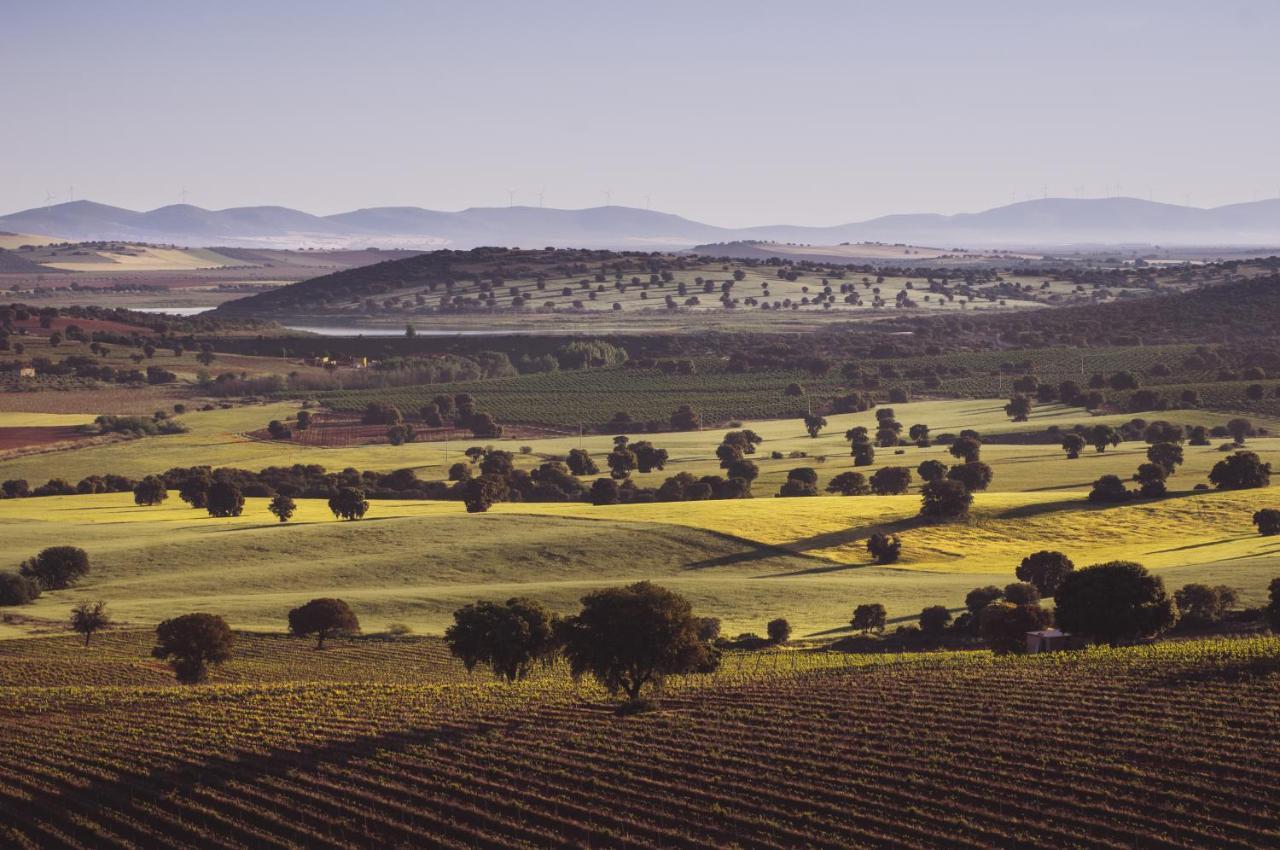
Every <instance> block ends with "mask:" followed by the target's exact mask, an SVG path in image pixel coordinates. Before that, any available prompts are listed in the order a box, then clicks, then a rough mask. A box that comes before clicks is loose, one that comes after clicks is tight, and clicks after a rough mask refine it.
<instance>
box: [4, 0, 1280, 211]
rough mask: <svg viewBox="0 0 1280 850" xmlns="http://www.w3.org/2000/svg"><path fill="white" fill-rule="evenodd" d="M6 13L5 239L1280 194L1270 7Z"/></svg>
mask: <svg viewBox="0 0 1280 850" xmlns="http://www.w3.org/2000/svg"><path fill="white" fill-rule="evenodd" d="M0 9H2V13H0V20H2V21H3V23H2V24H0V81H3V87H2V88H0V90H2V91H3V93H4V94H3V103H4V107H3V111H0V116H3V117H2V118H0V213H4V212H12V211H16V210H20V209H26V208H29V207H33V206H41V205H43V204H44V203H45V202H46V198H49V197H51V199H52V201H53V202H59V201H64V200H67V199H68V198H70V197H72V196H73V195H74V197H75V198H76V199H91V200H95V201H99V202H102V203H109V204H115V205H119V206H125V207H130V208H133V209H150V208H153V207H157V206H162V205H165V204H170V203H178V202H179V201H180V200H182V199H183V198H185V199H186V200H187V201H188V202H189V203H193V204H198V205H200V206H204V207H208V208H212V209H219V208H223V207H229V206H245V205H256V204H281V205H285V206H292V207H296V208H299V209H303V210H306V211H308V212H313V213H318V214H330V213H335V212H341V211H344V210H349V209H356V208H360V207H371V206H386V205H406V206H423V207H428V208H432V209H442V210H456V209H463V208H466V207H470V206H504V205H507V204H508V203H510V202H513V201H514V203H516V204H528V205H537V204H538V203H539V199H540V197H541V202H542V203H544V204H545V205H546V206H549V207H561V208H581V207H590V206H599V205H602V204H604V203H606V201H607V202H611V203H614V204H624V205H628V206H636V207H645V206H651V207H652V208H653V209H658V210H663V211H666V212H673V213H678V214H681V215H684V216H687V217H690V218H695V219H698V220H701V221H706V222H708V223H712V224H719V225H723V226H745V225H755V224H775V223H789V224H814V225H821V224H837V223H844V222H850V221H859V220H862V219H866V218H870V217H873V216H877V215H883V214H889V213H906V212H940V213H954V212H966V211H977V210H981V209H987V208H990V207H993V206H998V205H1001V204H1006V203H1009V202H1011V201H1014V200H1027V199H1029V198H1033V197H1041V196H1042V195H1045V194H1047V195H1049V196H1062V197H1077V196H1081V197H1105V196H1113V195H1116V194H1123V195H1127V196H1133V197H1142V198H1148V197H1149V198H1152V199H1154V200H1158V201H1165V202H1169V203H1179V204H1181V203H1190V204H1192V205H1194V206H1214V205H1218V204H1225V203H1233V202H1238V201H1249V200H1254V199H1257V198H1267V197H1275V196H1276V195H1277V194H1280V157H1278V156H1276V151H1277V139H1280V110H1277V109H1276V108H1275V102H1274V99H1275V93H1276V92H1277V91H1280V51H1278V50H1277V49H1276V44H1277V43H1280V3H1276V2H1272V0H1219V2H1214V3H1206V2H1178V0H1164V2H1145V0H1129V2H1115V0H1111V2H1091V1H1086V2H1080V1H1079V0H1075V1H1074V2H1070V3H1061V2H1040V1H1039V0H1021V2H983V1H982V0H970V1H969V2H963V3H958V2H953V0H945V2H924V0H917V2H902V3H887V2H850V1H849V0H846V2H820V1H819V0H786V2H782V0H775V2H755V0H736V1H735V2H719V0H684V2H663V0H650V2H645V3H636V2H615V0H594V2H570V1H569V0H564V1H563V2H561V0H543V1H542V2H536V3H532V2H487V0H453V2H432V0H417V2H410V1H409V0H405V2H392V0H384V1H383V2H380V1H379V0H361V2H356V0H350V2H345V3H338V2H328V0H274V2H273V0H255V2H241V0H219V2H216V3H210V2H207V0H202V2H186V0H155V2H131V1H130V0H114V2H108V0H80V2H70V0H40V2H22V0H0ZM184 190H185V194H183V191H184Z"/></svg>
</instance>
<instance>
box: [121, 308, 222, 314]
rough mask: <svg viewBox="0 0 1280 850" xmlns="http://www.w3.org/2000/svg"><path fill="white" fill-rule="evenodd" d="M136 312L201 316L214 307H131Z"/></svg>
mask: <svg viewBox="0 0 1280 850" xmlns="http://www.w3.org/2000/svg"><path fill="white" fill-rule="evenodd" d="M129 309H130V310H132V311H133V312H135V313H154V314H156V315H160V316H199V315H200V314H201V313H207V312H209V311H210V310H212V309H213V308H212V307H130V308H129Z"/></svg>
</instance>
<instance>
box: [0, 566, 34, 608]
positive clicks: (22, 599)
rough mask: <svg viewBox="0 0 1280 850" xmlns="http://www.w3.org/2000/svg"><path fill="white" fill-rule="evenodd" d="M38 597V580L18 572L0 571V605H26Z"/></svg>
mask: <svg viewBox="0 0 1280 850" xmlns="http://www.w3.org/2000/svg"><path fill="white" fill-rule="evenodd" d="M39 598H40V582H38V581H36V580H35V579H33V578H28V577H27V576H24V575H19V574H18V573H0V605H26V604H28V603H30V602H34V601H35V600H37V599H39Z"/></svg>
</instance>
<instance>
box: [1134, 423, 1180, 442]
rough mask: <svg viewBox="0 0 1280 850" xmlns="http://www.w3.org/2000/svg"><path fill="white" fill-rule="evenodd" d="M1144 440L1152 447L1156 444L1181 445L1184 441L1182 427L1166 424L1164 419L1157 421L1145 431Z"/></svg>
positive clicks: (1143, 432)
mask: <svg viewBox="0 0 1280 850" xmlns="http://www.w3.org/2000/svg"><path fill="white" fill-rule="evenodd" d="M1142 439H1144V440H1146V441H1147V442H1148V443H1150V444H1152V445H1155V444H1156V443H1181V442H1182V440H1183V430H1182V426H1181V425H1174V424H1173V423H1172V422H1166V421H1165V420H1163V419H1157V420H1156V421H1154V422H1152V423H1150V424H1148V425H1147V427H1146V428H1144V429H1143V431H1142Z"/></svg>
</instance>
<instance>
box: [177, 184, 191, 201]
mask: <svg viewBox="0 0 1280 850" xmlns="http://www.w3.org/2000/svg"><path fill="white" fill-rule="evenodd" d="M188 194H189V193H188V192H187V187H186V186H183V187H182V188H181V189H180V190H178V199H179V200H181V201H182V203H184V204H185V203H186V202H187V195H188Z"/></svg>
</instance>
